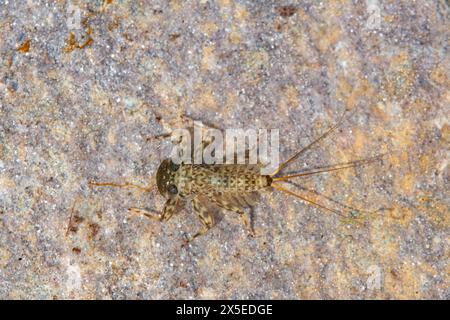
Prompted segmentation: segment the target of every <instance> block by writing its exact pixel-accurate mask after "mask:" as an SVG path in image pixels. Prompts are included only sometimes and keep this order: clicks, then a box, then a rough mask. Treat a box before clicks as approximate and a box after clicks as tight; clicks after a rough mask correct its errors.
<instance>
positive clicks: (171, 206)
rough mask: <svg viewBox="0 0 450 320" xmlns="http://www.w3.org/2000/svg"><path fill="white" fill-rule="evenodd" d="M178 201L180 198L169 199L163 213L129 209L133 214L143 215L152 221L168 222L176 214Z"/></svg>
mask: <svg viewBox="0 0 450 320" xmlns="http://www.w3.org/2000/svg"><path fill="white" fill-rule="evenodd" d="M178 199H179V198H178V197H176V198H170V199H168V200H167V201H166V204H165V205H164V209H163V211H162V212H161V213H159V212H157V211H154V210H148V209H143V208H134V207H133V208H129V209H128V211H130V212H132V213H137V214H143V215H144V216H146V217H147V218H150V219H155V220H158V221H168V220H169V219H170V218H171V217H172V216H173V214H174V213H175V209H176V207H177V204H178Z"/></svg>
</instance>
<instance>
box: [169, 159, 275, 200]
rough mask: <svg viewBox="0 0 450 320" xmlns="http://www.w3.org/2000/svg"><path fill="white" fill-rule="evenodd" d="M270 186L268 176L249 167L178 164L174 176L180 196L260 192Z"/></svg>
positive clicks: (270, 180) (270, 181) (270, 179)
mask: <svg viewBox="0 0 450 320" xmlns="http://www.w3.org/2000/svg"><path fill="white" fill-rule="evenodd" d="M271 183H272V178H271V177H270V176H268V175H261V174H259V172H258V170H257V169H256V170H255V169H253V168H251V166H248V165H181V166H180V167H179V168H178V170H177V172H176V173H175V175H174V184H175V185H176V187H177V188H178V191H179V194H180V196H181V197H188V196H190V195H195V194H204V195H207V196H212V195H214V194H218V193H246V192H253V191H260V190H261V189H264V188H266V187H269V186H270V184H271Z"/></svg>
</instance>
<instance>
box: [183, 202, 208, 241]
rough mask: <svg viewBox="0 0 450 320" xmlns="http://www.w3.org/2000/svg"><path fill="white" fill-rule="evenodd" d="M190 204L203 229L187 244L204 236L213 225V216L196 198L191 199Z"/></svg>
mask: <svg viewBox="0 0 450 320" xmlns="http://www.w3.org/2000/svg"><path fill="white" fill-rule="evenodd" d="M192 204H193V207H194V210H195V212H196V213H197V215H198V217H199V218H200V221H201V222H202V224H203V229H202V230H200V231H199V232H197V233H196V234H195V235H194V236H193V237H192V238H191V239H189V240H188V241H187V242H190V241H192V240H194V239H195V238H197V237H199V236H201V235H203V234H205V233H206V232H207V231H208V230H209V229H211V227H212V226H213V225H214V216H213V215H212V214H211V213H210V212H209V210H208V208H207V207H206V206H204V205H203V204H202V203H201V201H200V199H199V198H198V197H195V198H194V199H192Z"/></svg>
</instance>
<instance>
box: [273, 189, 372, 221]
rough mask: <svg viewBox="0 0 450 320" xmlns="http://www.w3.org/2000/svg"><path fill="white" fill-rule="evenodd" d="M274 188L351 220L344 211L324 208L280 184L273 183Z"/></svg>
mask: <svg viewBox="0 0 450 320" xmlns="http://www.w3.org/2000/svg"><path fill="white" fill-rule="evenodd" d="M272 187H274V188H275V189H277V190H280V191H282V192H284V193H287V194H289V195H291V196H294V197H296V198H299V199H300V200H303V201H305V202H307V203H309V204H312V205H314V206H316V207H319V208H321V209H323V210H326V211H328V212H332V213H334V214H336V215H338V216H340V217H341V218H345V219H348V218H350V216H349V215H346V214H345V213H344V212H342V211H339V210H336V209H331V208H328V207H326V206H324V205H322V204H320V203H318V202H316V201H313V200H310V199H308V198H306V197H303V196H301V195H299V194H298V193H295V192H293V191H291V190H289V189H287V188H285V187H283V186H281V185H280V184H278V183H272ZM354 221H355V222H357V223H358V224H360V225H364V224H363V223H362V222H360V221H357V220H354Z"/></svg>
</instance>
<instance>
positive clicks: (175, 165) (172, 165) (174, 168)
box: [170, 162, 180, 171]
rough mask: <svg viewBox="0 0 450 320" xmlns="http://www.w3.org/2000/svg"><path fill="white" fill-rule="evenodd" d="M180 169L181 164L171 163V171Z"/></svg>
mask: <svg viewBox="0 0 450 320" xmlns="http://www.w3.org/2000/svg"><path fill="white" fill-rule="evenodd" d="M179 167H180V165H179V164H176V163H173V162H170V170H172V171H177V170H178V168H179Z"/></svg>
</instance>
